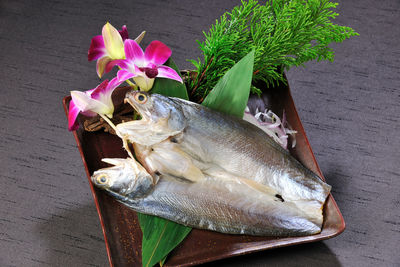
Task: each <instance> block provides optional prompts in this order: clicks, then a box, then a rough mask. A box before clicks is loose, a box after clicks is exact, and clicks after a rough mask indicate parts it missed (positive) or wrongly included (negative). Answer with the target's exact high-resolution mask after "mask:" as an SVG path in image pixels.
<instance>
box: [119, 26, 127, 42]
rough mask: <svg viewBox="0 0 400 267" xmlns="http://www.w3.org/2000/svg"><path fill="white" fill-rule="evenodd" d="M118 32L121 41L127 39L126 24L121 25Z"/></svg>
mask: <svg viewBox="0 0 400 267" xmlns="http://www.w3.org/2000/svg"><path fill="white" fill-rule="evenodd" d="M118 32H119V34H120V35H121V38H122V41H125V40H126V39H129V34H128V29H127V28H126V25H123V26H122V28H121V30H120V31H118Z"/></svg>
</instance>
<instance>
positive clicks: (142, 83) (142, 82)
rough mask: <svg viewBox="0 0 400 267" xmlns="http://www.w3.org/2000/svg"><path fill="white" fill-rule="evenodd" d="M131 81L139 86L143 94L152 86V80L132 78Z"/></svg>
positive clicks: (140, 77) (139, 77)
mask: <svg viewBox="0 0 400 267" xmlns="http://www.w3.org/2000/svg"><path fill="white" fill-rule="evenodd" d="M133 80H134V81H135V83H136V84H137V85H138V86H139V88H140V91H145V92H147V91H149V90H150V89H151V88H152V87H153V84H154V78H152V79H150V78H147V77H143V76H136V77H133Z"/></svg>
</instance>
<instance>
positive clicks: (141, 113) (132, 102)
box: [124, 96, 147, 120]
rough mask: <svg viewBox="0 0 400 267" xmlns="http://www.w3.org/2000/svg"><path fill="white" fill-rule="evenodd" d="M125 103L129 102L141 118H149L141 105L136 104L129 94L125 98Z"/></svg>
mask: <svg viewBox="0 0 400 267" xmlns="http://www.w3.org/2000/svg"><path fill="white" fill-rule="evenodd" d="M124 104H129V105H131V107H132V108H133V109H134V110H135V111H136V112H137V113H138V114H139V115H140V117H141V119H140V120H147V119H146V116H144V113H143V112H142V111H141V110H140V109H139V107H138V106H137V105H136V103H135V102H134V101H132V100H131V99H130V98H129V97H128V96H127V97H125V98H124Z"/></svg>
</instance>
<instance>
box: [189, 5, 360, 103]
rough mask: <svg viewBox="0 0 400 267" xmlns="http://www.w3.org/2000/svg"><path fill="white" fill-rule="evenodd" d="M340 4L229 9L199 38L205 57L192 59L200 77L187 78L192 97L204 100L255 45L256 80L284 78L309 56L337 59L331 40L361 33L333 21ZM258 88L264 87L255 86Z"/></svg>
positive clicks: (246, 6)
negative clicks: (285, 72) (330, 46)
mask: <svg viewBox="0 0 400 267" xmlns="http://www.w3.org/2000/svg"><path fill="white" fill-rule="evenodd" d="M336 6H337V3H332V2H330V1H328V0H270V1H267V2H266V4H265V5H262V4H260V3H258V1H256V0H249V1H247V2H246V1H242V5H241V6H237V7H235V8H234V9H233V10H232V11H231V12H226V13H225V14H223V15H222V17H221V18H220V20H219V21H218V20H217V21H216V23H215V24H214V25H212V26H211V28H210V30H209V32H208V33H206V32H204V35H205V41H204V42H199V41H197V42H198V44H199V46H200V49H201V51H202V52H203V55H204V59H203V60H201V59H197V60H191V62H192V63H193V65H194V67H195V71H196V72H197V76H192V77H188V91H189V95H190V98H191V99H192V100H194V101H198V102H201V101H202V100H203V99H204V98H205V97H206V96H207V95H208V93H209V91H210V90H211V89H212V88H213V87H214V86H215V84H216V83H217V81H218V80H219V79H220V78H221V77H222V76H223V75H224V74H225V72H226V71H227V70H229V69H230V68H231V67H232V66H233V65H234V64H235V63H236V62H238V61H239V60H240V59H241V58H243V57H244V56H245V55H246V54H248V53H249V52H250V51H251V50H253V49H254V50H255V59H254V73H253V84H254V83H256V82H257V81H260V80H261V81H264V82H265V83H267V84H268V85H269V84H274V83H276V82H279V81H283V82H284V78H283V71H284V70H287V69H289V68H290V67H292V66H299V65H302V64H303V63H305V62H307V61H310V60H314V59H316V60H318V61H320V60H330V61H333V58H334V52H333V50H332V49H331V48H329V47H328V45H329V44H330V43H332V42H342V41H344V40H345V39H347V38H349V37H351V36H355V35H358V33H356V32H355V31H354V30H353V29H351V28H349V27H345V26H339V25H335V24H333V23H332V22H331V20H333V19H334V18H335V17H336V16H337V15H338V14H337V13H335V12H333V11H332V9H334V8H336ZM251 90H252V92H253V93H260V92H261V91H260V90H259V89H257V88H256V87H254V86H252V88H251Z"/></svg>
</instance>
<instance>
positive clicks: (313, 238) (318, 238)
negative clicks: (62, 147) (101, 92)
mask: <svg viewBox="0 0 400 267" xmlns="http://www.w3.org/2000/svg"><path fill="white" fill-rule="evenodd" d="M285 79H286V75H285ZM286 81H287V84H286V86H287V90H288V100H289V101H291V102H292V105H293V111H294V116H295V118H296V120H298V122H299V125H298V126H299V129H297V130H298V131H300V132H301V134H302V135H303V136H304V140H305V142H306V145H307V149H308V150H309V152H310V153H311V157H312V160H313V161H314V163H315V166H316V169H317V172H318V175H319V176H320V177H321V178H322V179H323V180H324V181H326V179H325V177H324V175H323V174H322V172H321V169H320V167H319V165H318V162H317V160H316V158H315V155H314V153H313V151H312V148H311V145H310V142H309V140H308V138H307V135H306V132H305V130H304V127H303V124H302V122H301V120H300V117H299V114H298V112H297V108H296V105H295V103H294V100H293V97H292V93H291V89H290V86H289V82H288V80H287V79H286ZM70 100H71V96H65V97H64V98H63V100H62V102H63V107H64V111H65V114H66V116H67V117H68V103H69V102H70ZM72 132H73V135H74V139H75V142H76V144H77V146H78V150H79V153H80V156H81V159H82V162H83V165H84V168H85V172H86V175H87V178H88V180H89V186H90V191H91V193H92V196H93V200H94V202H95V206H96V210H97V214H98V216H99V220H100V225H101V229H102V232H103V236H104V242H105V246H106V251H107V257H108V261H109V263H110V266H111V267H113V266H114V264H113V261H112V255H111V249H110V244H109V241H108V238H107V234H106V230H105V225H104V219H103V216H102V215H101V210H100V205H99V202H98V198H97V196H96V193H95V188H94V185H93V183H91V182H90V172H89V169H88V165H87V163H86V159H85V156H84V152H83V149H82V144H81V142H80V140H79V137H78V134H77V131H72ZM329 198H330V200H331V201H332V205H333V206H334V208H335V209H336V211H337V213H338V216H339V220H340V226H339V228H338V229H337V231H336V232H333V233H330V234H327V235H320V234H321V233H322V231H321V233H320V234H318V235H320V236H316V235H312V236H304V237H299V239H300V238H301V240H298V241H294V242H293V240H292V241H290V240H289V241H286V239H288V238H281V243H279V244H273V245H272V246H271V245H270V244H264V245H259V246H255V247H254V248H252V249H251V248H250V249H249V248H246V249H241V250H242V251H240V250H237V251H235V252H234V253H233V254H230V255H225V254H224V255H216V256H214V257H208V258H203V259H198V260H193V261H191V262H188V263H186V264H182V265H180V266H193V265H197V264H202V263H207V262H212V261H216V260H222V259H225V258H231V257H237V256H241V255H245V254H250V253H255V252H260V251H263V250H267V249H273V248H280V247H287V246H291V245H299V244H305V243H311V242H317V241H321V240H326V239H330V238H333V237H336V236H338V235H340V234H341V233H343V231H344V230H345V228H346V223H345V221H344V218H343V215H342V213H341V211H340V209H339V207H338V205H337V203H336V201H335V199H334V198H333V196H332V194H331V193H329V195H328V197H327V201H328V199H329ZM289 238H293V237H289ZM277 240H279V239H277ZM165 266H168V261H167V262H166V263H165Z"/></svg>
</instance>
